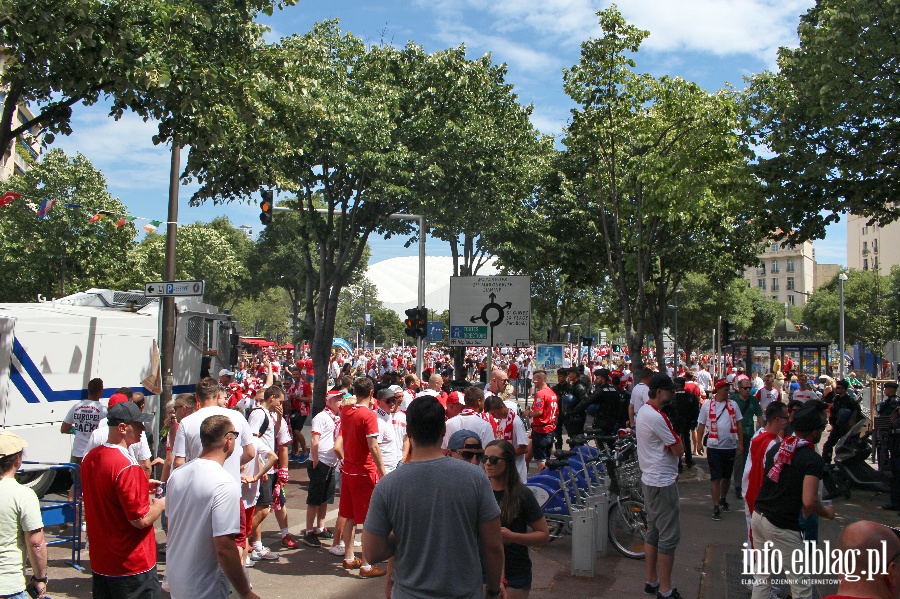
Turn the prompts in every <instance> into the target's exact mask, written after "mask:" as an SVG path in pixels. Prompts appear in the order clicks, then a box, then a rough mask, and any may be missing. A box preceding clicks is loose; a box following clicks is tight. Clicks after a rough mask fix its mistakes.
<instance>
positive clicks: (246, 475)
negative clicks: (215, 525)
mask: <svg viewBox="0 0 900 599" xmlns="http://www.w3.org/2000/svg"><path fill="white" fill-rule="evenodd" d="M253 447H255V448H256V457H255V458H253V459H252V460H250V461H249V462H247V463H246V464H244V465H243V466H241V503H242V505H241V507H242V508H243V510H244V514H245V516H244V517H245V518H246V520H247V522H253V514H254V513H255V512H256V502H257V501H258V500H259V490H260V487H261V486H262V485H265V484H266V482H265V480H263V482H262V483H260V479H264V477H266V475H267V474H268V472H269V470H271V469H272V466H274V465H275V463H276V462H277V461H278V456H277V455H276V454H275V452H274V451H272V449H271V448H270V447H269V446H268V445H266V444H265V442H264V441H263V440H262V439H261V438H259V437H253ZM238 549H239V550H240V552H241V563H242V564H244V565H245V566H246V567H252V566H254V565H255V564H254V562H253V560H250V558H249V556H248V555H247V549H248V548H247V545H246V544H245V545H244V546H243V547H238Z"/></svg>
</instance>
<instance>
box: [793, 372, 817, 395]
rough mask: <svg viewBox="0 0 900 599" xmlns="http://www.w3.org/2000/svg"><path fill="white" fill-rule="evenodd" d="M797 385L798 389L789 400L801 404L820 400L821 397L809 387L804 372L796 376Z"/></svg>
mask: <svg viewBox="0 0 900 599" xmlns="http://www.w3.org/2000/svg"><path fill="white" fill-rule="evenodd" d="M797 383H798V384H799V385H800V388H799V389H797V390H796V391H794V396H793V397H791V399H796V400H797V401H802V402H803V403H806V402H808V401H809V400H811V399H821V397H822V396H821V395H819V393H818V392H817V391H815V390H813V389H811V388H810V386H809V377H808V376H807V375H806V373H805V372H801V373H800V374H798V375H797Z"/></svg>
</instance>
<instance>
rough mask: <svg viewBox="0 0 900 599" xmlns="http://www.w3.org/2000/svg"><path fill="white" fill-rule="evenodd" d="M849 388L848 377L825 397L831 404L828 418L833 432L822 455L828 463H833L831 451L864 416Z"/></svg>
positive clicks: (823, 448) (840, 381) (839, 382)
mask: <svg viewBox="0 0 900 599" xmlns="http://www.w3.org/2000/svg"><path fill="white" fill-rule="evenodd" d="M849 389H850V383H849V382H848V381H847V380H846V379H841V380H839V381H838V382H837V385H835V388H834V391H833V392H832V393H829V394H828V395H827V396H826V397H825V401H826V402H828V403H830V404H831V416H830V417H829V419H828V423H829V424H831V433H830V434H829V435H828V440H827V441H825V445H824V446H823V447H822V457H823V458H824V459H825V463H826V464H830V463H831V453H832V451H834V446H835V445H837V442H838V441H839V440H840V438H841V437H843V436H844V435H846V434H847V433H848V432H850V429H851V428H853V425H854V424H856V423H857V422H858V421H859V419H860V418H861V417H862V409H861V408H860V407H859V402H858V401H857V400H856V398H855V397H854V396H852V395H850V393H849ZM829 400H830V401H829Z"/></svg>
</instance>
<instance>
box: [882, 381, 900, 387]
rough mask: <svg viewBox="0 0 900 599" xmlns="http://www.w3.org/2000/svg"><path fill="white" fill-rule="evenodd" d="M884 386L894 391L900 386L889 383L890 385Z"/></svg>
mask: <svg viewBox="0 0 900 599" xmlns="http://www.w3.org/2000/svg"><path fill="white" fill-rule="evenodd" d="M884 386H885V387H887V388H889V389H896V388H897V387H900V384H897V383H894V382H891V383H885V384H884Z"/></svg>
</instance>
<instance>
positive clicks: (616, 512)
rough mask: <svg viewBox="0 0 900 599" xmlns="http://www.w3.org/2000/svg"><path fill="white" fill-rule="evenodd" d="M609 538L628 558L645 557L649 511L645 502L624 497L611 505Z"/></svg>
mask: <svg viewBox="0 0 900 599" xmlns="http://www.w3.org/2000/svg"><path fill="white" fill-rule="evenodd" d="M608 526H609V540H610V542H612V544H613V546H614V547H615V548H616V549H617V550H618V551H619V553H621V554H622V555H624V556H625V557H627V558H630V559H644V539H645V538H646V536H647V512H646V511H645V510H644V504H643V503H642V502H640V501H635V500H634V499H623V500H619V501H617V502H616V503H614V504H612V505H611V506H610V507H609V522H608Z"/></svg>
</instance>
